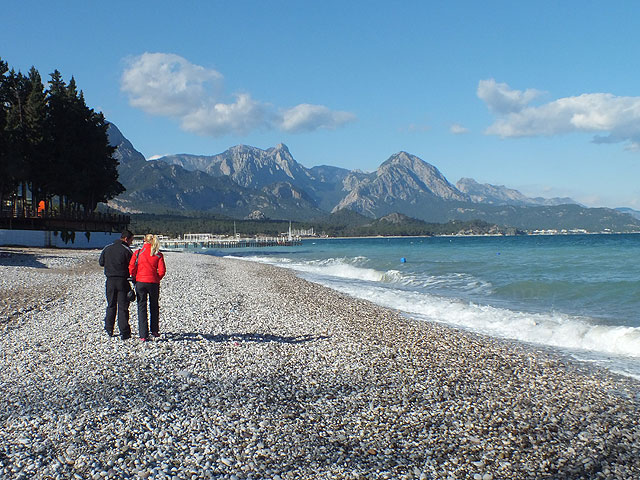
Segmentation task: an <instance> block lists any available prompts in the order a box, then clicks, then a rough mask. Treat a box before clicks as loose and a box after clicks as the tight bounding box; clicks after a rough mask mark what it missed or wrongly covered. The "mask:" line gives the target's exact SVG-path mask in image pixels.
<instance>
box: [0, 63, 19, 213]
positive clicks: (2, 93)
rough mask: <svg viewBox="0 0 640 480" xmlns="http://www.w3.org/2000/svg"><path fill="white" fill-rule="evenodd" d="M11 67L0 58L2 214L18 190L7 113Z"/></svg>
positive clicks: (0, 204) (0, 192)
mask: <svg viewBox="0 0 640 480" xmlns="http://www.w3.org/2000/svg"><path fill="white" fill-rule="evenodd" d="M8 72H9V66H8V65H7V63H6V62H5V61H3V60H2V58H0V213H1V212H2V211H3V209H4V203H5V199H6V198H7V196H8V195H9V194H10V193H11V192H13V191H14V190H15V188H16V184H15V181H14V179H13V178H12V177H11V175H10V168H9V152H8V150H9V138H8V132H7V130H6V127H7V113H8V108H9V79H8V76H7V73H8Z"/></svg>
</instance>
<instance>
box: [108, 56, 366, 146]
mask: <svg viewBox="0 0 640 480" xmlns="http://www.w3.org/2000/svg"><path fill="white" fill-rule="evenodd" d="M121 88H122V90H123V91H124V92H126V93H127V94H128V95H129V103H130V105H131V106H133V107H136V108H139V109H141V110H143V111H145V112H147V113H149V114H151V115H160V116H166V117H171V118H175V119H177V120H178V121H179V122H180V125H181V127H182V129H184V130H186V131H189V132H194V133H197V134H199V135H209V136H221V135H226V134H229V133H237V134H246V133H248V132H250V131H251V130H255V129H273V128H279V129H282V130H284V131H287V132H305V131H306V132H308V131H313V130H317V129H319V128H329V129H333V128H337V127H339V126H342V125H344V124H345V123H348V122H351V121H353V120H354V119H355V115H354V114H352V113H349V112H341V111H332V110H330V109H329V108H328V107H325V106H324V105H309V104H301V105H298V106H295V107H293V108H290V109H286V110H284V111H283V112H278V111H277V110H276V109H275V108H274V107H273V106H272V105H270V104H268V103H264V102H260V101H257V100H254V99H253V98H251V95H250V94H248V93H238V94H235V95H233V96H232V97H233V98H232V99H231V101H227V102H225V101H224V100H225V98H224V97H225V96H224V90H223V76H222V74H220V73H219V72H217V71H215V70H212V69H207V68H205V67H202V66H200V65H194V64H192V63H190V62H189V61H188V60H186V59H184V58H183V57H181V56H179V55H175V54H169V53H144V54H142V55H140V56H137V57H134V58H132V59H130V60H129V63H128V65H127V68H126V69H125V71H124V72H123V74H122V79H121Z"/></svg>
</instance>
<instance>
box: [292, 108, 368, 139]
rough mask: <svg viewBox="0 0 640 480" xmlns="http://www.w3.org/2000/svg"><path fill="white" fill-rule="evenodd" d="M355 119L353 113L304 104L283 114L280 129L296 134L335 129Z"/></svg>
mask: <svg viewBox="0 0 640 480" xmlns="http://www.w3.org/2000/svg"><path fill="white" fill-rule="evenodd" d="M355 118H356V117H355V115H354V114H353V113H349V112H339V111H332V110H329V109H328V108H327V107H325V106H324V105H310V104H308V103H302V104H300V105H297V106H295V107H293V108H290V109H288V110H285V111H284V112H283V113H282V117H281V120H280V128H282V130H284V131H286V132H294V133H295V132H309V131H312V130H317V129H319V128H326V129H335V128H337V127H340V126H342V125H344V124H345V123H348V122H351V121H353V120H355Z"/></svg>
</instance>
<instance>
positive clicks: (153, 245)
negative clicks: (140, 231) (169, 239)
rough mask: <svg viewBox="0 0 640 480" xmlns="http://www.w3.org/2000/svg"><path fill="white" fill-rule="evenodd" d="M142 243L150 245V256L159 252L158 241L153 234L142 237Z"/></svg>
mask: <svg viewBox="0 0 640 480" xmlns="http://www.w3.org/2000/svg"><path fill="white" fill-rule="evenodd" d="M144 243H148V244H149V245H151V252H150V255H156V254H157V253H158V251H159V250H160V240H158V236H157V235H154V234H153V233H147V234H146V235H145V236H144Z"/></svg>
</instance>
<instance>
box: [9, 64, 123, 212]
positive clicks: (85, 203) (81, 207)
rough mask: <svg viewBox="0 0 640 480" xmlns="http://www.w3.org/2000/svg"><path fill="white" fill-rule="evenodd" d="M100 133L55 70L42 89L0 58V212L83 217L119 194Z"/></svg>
mask: <svg viewBox="0 0 640 480" xmlns="http://www.w3.org/2000/svg"><path fill="white" fill-rule="evenodd" d="M107 127H108V123H107V122H106V121H105V118H104V115H103V114H102V113H101V112H95V111H94V110H93V109H91V108H89V107H88V106H87V104H86V103H85V99H84V94H83V92H82V90H80V91H78V87H77V85H76V82H75V80H74V78H73V77H71V80H70V81H69V82H68V83H66V82H65V81H64V80H63V78H62V75H61V74H60V72H59V71H58V70H55V71H54V72H53V73H51V74H50V80H49V82H48V88H46V89H45V86H44V84H43V82H42V78H41V76H40V74H39V73H38V71H37V70H36V69H35V67H31V69H30V70H29V73H28V75H24V74H22V73H21V72H19V71H18V72H16V71H15V70H14V69H9V66H8V64H7V63H6V62H4V61H3V60H2V59H1V58H0V211H1V210H2V209H5V208H6V207H8V206H9V208H11V209H12V211H13V213H14V214H18V215H20V216H36V215H38V214H42V213H43V211H44V213H52V212H54V211H58V212H61V213H64V212H69V211H74V212H79V211H84V212H85V213H87V212H93V211H94V210H95V209H96V207H97V205H98V203H100V202H106V201H107V200H110V199H112V198H114V197H115V196H116V195H118V194H120V193H122V192H124V187H123V186H122V184H121V183H120V182H118V170H117V167H118V161H117V160H116V159H114V158H113V153H114V151H115V148H114V147H112V146H111V145H110V144H109V139H108V136H107Z"/></svg>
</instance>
